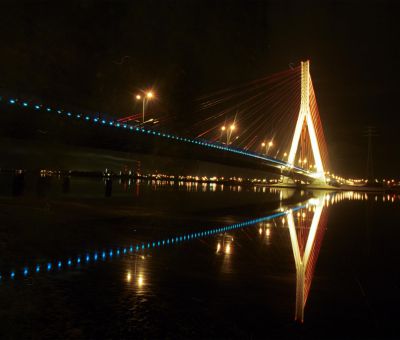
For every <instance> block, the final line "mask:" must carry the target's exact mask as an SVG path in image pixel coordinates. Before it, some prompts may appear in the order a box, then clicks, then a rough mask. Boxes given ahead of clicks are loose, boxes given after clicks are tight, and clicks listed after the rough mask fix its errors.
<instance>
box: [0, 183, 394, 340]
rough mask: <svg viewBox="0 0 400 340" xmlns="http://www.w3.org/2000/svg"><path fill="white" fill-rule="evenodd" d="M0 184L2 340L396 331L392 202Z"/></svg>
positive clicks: (149, 186)
mask: <svg viewBox="0 0 400 340" xmlns="http://www.w3.org/2000/svg"><path fill="white" fill-rule="evenodd" d="M0 181H1V184H2V185H1V186H0V187H1V188H2V189H1V190H2V191H1V192H0V194H1V197H0V216H1V219H2V224H1V226H0V252H1V259H0V273H1V276H2V278H1V283H0V301H1V305H0V320H1V321H0V337H1V338H12V339H22V338H34V339H42V338H48V339H56V338H75V339H82V338H91V339H93V338H96V339H99V338H108V339H112V338H136V337H140V338H210V337H211V338H288V337H293V338H310V337H311V338H341V339H342V338H367V337H371V338H396V337H397V336H398V334H399V333H398V331H399V326H398V322H397V319H398V308H397V306H398V304H399V302H400V294H399V282H400V281H399V272H400V270H399V266H398V263H399V260H400V255H399V254H400V253H399V251H398V246H397V239H398V237H399V236H400V235H399V234H400V232H399V230H398V226H399V222H398V221H399V217H400V210H399V204H400V198H399V197H398V196H382V195H381V194H379V195H378V194H377V195H375V194H369V195H364V194H351V193H347V194H343V193H341V194H337V195H334V194H329V196H328V195H327V193H322V192H314V193H309V192H302V193H300V192H289V191H283V192H281V191H279V190H276V189H268V188H260V187H256V188H255V187H227V186H225V187H221V186H217V185H209V184H208V185H202V184H197V185H196V184H188V183H169V182H133V181H131V182H130V183H129V182H121V183H119V182H118V181H117V180H114V181H113V183H112V185H111V192H110V187H109V186H110V184H107V183H105V182H103V181H102V180H97V179H76V178H72V179H70V180H69V181H67V182H66V181H65V180H64V179H57V178H54V177H52V178H42V179H40V178H27V177H26V178H24V180H23V185H22V186H21V183H19V182H17V183H16V182H15V181H14V180H13V179H12V178H9V177H7V178H6V177H4V176H3V177H2V178H0ZM107 186H108V187H107ZM21 188H22V189H21ZM16 189H18V190H16ZM107 190H108V192H107ZM107 196H108V197H107ZM312 196H314V199H312V200H311V201H310V200H309V198H310V197H312ZM315 198H318V199H315ZM319 213H321V215H318V214H319ZM317 215H318V216H317ZM315 216H317V217H318V218H317V217H315ZM317 220H318V221H317ZM292 221H293V222H292ZM313 221H314V224H315V226H314V229H312V228H313V227H312V225H313ZM291 222H292V223H291ZM315 222H318V223H315ZM311 230H314V232H315V234H313V232H311ZM293 231H294V233H291V232H293ZM313 235H314V236H313ZM307 244H308V245H309V247H310V249H311V252H310V256H309V259H310V260H309V261H308V267H307V268H306V271H305V273H306V275H305V279H304V280H303V281H301V280H300V279H299V278H300V277H301V276H299V270H300V269H299V268H300V267H299V263H300V262H299V261H298V258H297V260H296V256H295V255H294V254H295V252H294V249H296V247H297V249H299V254H300V258H301V259H303V260H304V259H305V253H306V248H307ZM142 248H143V249H142ZM296 261H297V262H296ZM296 263H297V266H296ZM299 282H300V283H301V284H300V286H299ZM297 286H299V287H302V288H301V289H300V290H299V289H298V290H296V287H297ZM299 291H303V292H305V295H304V296H305V298H306V299H305V300H306V303H305V304H303V306H301V303H299V301H300V300H301V299H299V298H298V294H299ZM299 308H300V309H299ZM303 308H304V310H303ZM296 310H297V314H296ZM299 310H300V311H301V310H303V312H304V314H303V315H302V317H300V315H299V314H298V313H299V312H298V311H299ZM295 319H296V320H297V321H296V320H295ZM301 319H303V322H301Z"/></svg>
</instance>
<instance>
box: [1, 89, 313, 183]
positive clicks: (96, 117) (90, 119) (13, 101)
mask: <svg viewBox="0 0 400 340" xmlns="http://www.w3.org/2000/svg"><path fill="white" fill-rule="evenodd" d="M2 99H3V98H2V97H0V101H2ZM6 102H7V103H8V104H9V105H18V106H21V107H22V108H28V107H33V108H34V109H35V110H43V111H47V112H55V113H57V114H59V115H62V116H64V117H68V118H74V119H79V120H80V119H81V118H82V117H83V116H84V117H85V118H84V119H82V121H84V122H86V123H92V124H97V125H99V124H98V123H100V125H103V126H108V127H114V128H122V129H125V130H129V131H132V132H135V133H142V134H147V135H152V136H156V137H161V138H166V139H174V140H176V141H180V142H183V143H191V144H195V145H199V146H202V147H207V148H213V149H218V150H222V151H227V152H231V153H235V154H239V155H243V156H248V157H252V158H256V159H260V160H263V161H268V162H271V163H274V164H276V165H279V166H284V167H287V168H291V169H293V170H296V171H298V172H300V173H303V174H306V175H307V174H309V171H307V170H305V169H303V168H300V167H297V166H294V165H290V164H288V163H286V162H283V161H281V160H278V159H275V158H270V157H267V156H265V155H263V154H260V153H256V152H250V151H247V150H244V149H240V148H234V147H228V146H225V145H223V144H219V143H212V142H209V141H207V140H202V139H192V138H185V137H180V136H177V135H174V134H170V133H163V132H160V131H155V130H150V129H144V128H139V127H137V126H133V125H130V124H125V123H119V122H114V121H113V120H108V121H107V120H106V119H104V118H100V116H101V114H100V113H97V114H85V115H83V114H82V113H73V112H70V111H67V112H66V111H64V110H62V109H59V108H57V109H56V108H52V107H49V106H43V105H41V104H34V103H29V102H28V101H21V100H19V99H17V98H9V99H8V100H7V101H6Z"/></svg>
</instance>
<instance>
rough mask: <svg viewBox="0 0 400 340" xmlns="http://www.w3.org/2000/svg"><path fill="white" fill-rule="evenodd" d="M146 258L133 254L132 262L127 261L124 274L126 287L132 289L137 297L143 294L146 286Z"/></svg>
mask: <svg viewBox="0 0 400 340" xmlns="http://www.w3.org/2000/svg"><path fill="white" fill-rule="evenodd" d="M148 258H149V257H148V256H145V255H143V254H134V256H133V260H131V261H129V265H128V269H127V272H126V282H127V283H128V286H129V287H130V288H132V289H134V290H135V292H136V293H137V294H138V295H142V294H143V293H145V292H146V289H145V288H146V286H147V285H148V269H147V262H148ZM132 262H133V263H132Z"/></svg>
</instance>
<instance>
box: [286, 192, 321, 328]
mask: <svg viewBox="0 0 400 340" xmlns="http://www.w3.org/2000/svg"><path fill="white" fill-rule="evenodd" d="M324 198H325V197H324V196H322V197H321V198H320V199H317V200H314V199H313V200H312V202H310V204H311V203H312V204H313V206H312V207H311V206H308V207H307V208H306V209H302V210H300V211H298V212H297V213H296V214H294V213H293V211H292V210H289V211H288V214H287V224H288V228H289V233H290V241H291V243H292V249H293V256H294V260H295V264H296V309H295V320H296V321H300V322H303V321H304V307H305V304H306V302H307V298H308V294H309V292H310V287H311V282H312V278H313V275H314V269H315V265H316V263H317V259H318V254H319V250H320V248H321V244H322V239H323V235H324V231H325V229H326V224H327V218H326V209H325V204H324V203H325V202H326V201H325V199H324ZM310 201H311V200H310ZM310 208H312V209H310Z"/></svg>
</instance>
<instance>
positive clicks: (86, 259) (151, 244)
mask: <svg viewBox="0 0 400 340" xmlns="http://www.w3.org/2000/svg"><path fill="white" fill-rule="evenodd" d="M305 207H306V205H300V206H297V207H293V208H291V209H289V210H286V211H283V212H277V213H274V214H271V215H268V216H264V217H260V218H256V219H251V220H248V221H244V222H241V223H235V224H231V225H228V226H223V227H218V228H213V229H209V230H203V231H197V232H192V233H186V234H180V235H176V236H173V237H169V238H165V239H161V240H154V241H148V242H142V243H137V244H134V245H130V246H125V247H117V248H112V249H109V250H103V251H93V252H86V254H85V255H84V256H82V255H77V256H74V257H69V258H67V259H65V260H56V261H48V262H47V263H36V264H34V265H31V266H25V267H24V268H22V269H21V270H11V271H10V272H8V273H4V274H3V275H2V274H1V273H0V282H2V281H4V280H6V279H11V280H15V279H16V278H18V277H20V278H27V277H28V276H31V275H35V274H40V273H50V272H59V271H61V270H63V269H72V268H76V267H79V266H80V265H82V264H90V263H96V262H97V261H98V260H99V259H101V260H103V261H105V260H106V259H112V258H114V257H120V256H123V255H128V254H132V253H135V252H139V251H146V250H149V249H152V248H159V247H167V246H171V245H174V244H178V243H181V242H185V241H190V240H194V239H199V238H201V237H208V236H212V235H215V234H218V233H223V232H227V231H232V230H235V229H242V228H246V227H249V226H251V225H254V224H257V223H261V222H265V221H269V220H272V219H274V218H278V217H281V216H284V215H286V214H287V213H288V212H289V211H290V210H291V211H297V210H300V209H303V208H305Z"/></svg>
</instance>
